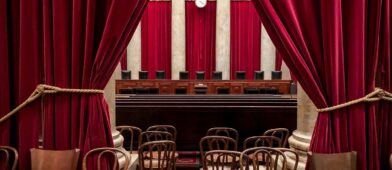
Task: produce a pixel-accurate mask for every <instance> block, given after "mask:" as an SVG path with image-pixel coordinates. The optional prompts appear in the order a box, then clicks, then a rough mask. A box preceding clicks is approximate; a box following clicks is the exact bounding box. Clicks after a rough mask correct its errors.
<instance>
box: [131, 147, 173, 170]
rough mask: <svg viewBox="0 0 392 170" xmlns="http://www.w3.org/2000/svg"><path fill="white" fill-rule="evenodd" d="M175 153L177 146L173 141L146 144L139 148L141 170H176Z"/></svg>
mask: <svg viewBox="0 0 392 170" xmlns="http://www.w3.org/2000/svg"><path fill="white" fill-rule="evenodd" d="M175 152H176V144H175V142H174V141H172V140H161V141H151V142H146V143H144V144H142V145H140V147H139V152H138V153H139V169H140V170H144V169H150V170H152V169H154V170H156V169H159V170H171V169H175V162H176V158H175ZM154 155H158V156H156V157H155V156H154ZM153 157H154V158H153Z"/></svg>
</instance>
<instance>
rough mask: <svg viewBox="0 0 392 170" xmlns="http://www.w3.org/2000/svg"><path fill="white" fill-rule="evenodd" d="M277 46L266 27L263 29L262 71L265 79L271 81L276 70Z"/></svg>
mask: <svg viewBox="0 0 392 170" xmlns="http://www.w3.org/2000/svg"><path fill="white" fill-rule="evenodd" d="M275 56H276V55H275V46H274V44H273V43H272V41H271V39H270V37H269V36H268V33H267V31H266V30H265V28H264V26H262V29H261V60H260V61H261V70H263V71H264V79H265V80H271V71H273V70H275Z"/></svg>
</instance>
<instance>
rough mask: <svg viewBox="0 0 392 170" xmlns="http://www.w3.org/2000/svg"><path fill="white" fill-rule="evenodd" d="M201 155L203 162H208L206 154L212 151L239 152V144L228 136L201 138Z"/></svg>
mask: <svg viewBox="0 0 392 170" xmlns="http://www.w3.org/2000/svg"><path fill="white" fill-rule="evenodd" d="M199 147H200V155H201V160H202V161H211V160H208V159H207V160H206V157H205V153H206V152H207V151H212V150H231V151H237V142H236V141H235V140H234V139H233V138H230V137H227V136H205V137H203V138H201V140H200V143H199Z"/></svg>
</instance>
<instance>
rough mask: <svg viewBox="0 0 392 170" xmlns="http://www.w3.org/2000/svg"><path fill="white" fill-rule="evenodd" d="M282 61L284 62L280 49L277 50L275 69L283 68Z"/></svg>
mask: <svg viewBox="0 0 392 170" xmlns="http://www.w3.org/2000/svg"><path fill="white" fill-rule="evenodd" d="M282 63H283V59H282V56H281V55H280V53H279V52H278V51H276V52H275V70H276V71H280V70H282Z"/></svg>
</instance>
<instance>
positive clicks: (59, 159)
mask: <svg viewBox="0 0 392 170" xmlns="http://www.w3.org/2000/svg"><path fill="white" fill-rule="evenodd" d="M30 153H31V169H32V170H52V169H56V170H76V169H77V165H78V159H79V154H80V150H79V149H72V150H43V149H36V148H32V149H30Z"/></svg>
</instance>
